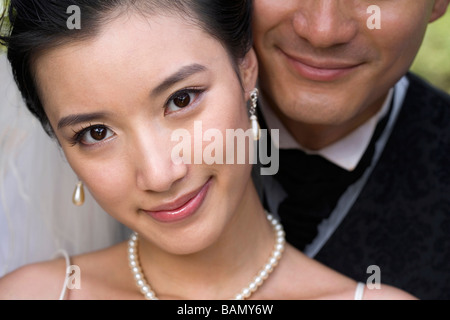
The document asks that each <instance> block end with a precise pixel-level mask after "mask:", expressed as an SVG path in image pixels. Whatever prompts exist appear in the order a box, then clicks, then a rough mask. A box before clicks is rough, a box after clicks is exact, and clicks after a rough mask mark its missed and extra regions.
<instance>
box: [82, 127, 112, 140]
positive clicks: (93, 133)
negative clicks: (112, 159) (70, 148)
mask: <svg viewBox="0 0 450 320" xmlns="http://www.w3.org/2000/svg"><path fill="white" fill-rule="evenodd" d="M113 136H114V132H113V131H112V130H111V129H109V128H108V127H106V126H103V125H98V126H91V127H89V128H86V129H84V130H82V131H81V132H79V133H78V134H77V135H76V137H75V140H76V141H77V142H79V143H80V144H82V145H94V144H97V143H100V142H102V141H105V140H108V139H109V138H111V137H113Z"/></svg>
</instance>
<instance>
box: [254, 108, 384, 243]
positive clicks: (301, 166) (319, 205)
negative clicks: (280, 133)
mask: <svg viewBox="0 0 450 320" xmlns="http://www.w3.org/2000/svg"><path fill="white" fill-rule="evenodd" d="M391 110H392V104H391V107H390V109H389V112H388V114H387V115H386V116H384V117H383V118H382V119H381V120H380V122H379V123H378V125H377V127H376V129H375V131H374V135H373V137H372V139H371V141H370V144H369V146H368V147H367V149H366V151H365V152H364V155H363V156H362V158H361V160H360V161H359V163H358V165H357V167H356V168H355V169H354V170H353V171H347V170H345V169H342V168H341V167H339V166H337V165H335V164H333V163H331V162H330V161H328V160H326V159H325V158H323V157H321V156H319V155H308V154H306V153H305V152H303V151H301V150H298V149H281V150H279V152H280V167H279V171H278V173H277V174H276V175H275V178H276V179H277V180H278V181H279V183H280V184H281V186H282V187H283V188H284V190H285V191H286V193H287V197H286V199H285V200H284V201H282V202H281V204H280V205H279V207H278V214H279V216H280V219H281V222H282V223H283V226H284V229H285V231H286V239H287V241H288V242H290V243H291V244H292V245H294V246H295V247H297V248H299V249H300V250H303V249H304V248H305V246H306V245H307V244H309V243H311V242H312V240H313V239H314V238H315V237H316V236H317V233H318V231H317V226H318V225H319V224H320V222H322V220H323V219H326V218H328V217H329V216H330V214H331V212H332V211H333V210H334V208H335V207H336V204H337V202H338V200H339V198H340V197H341V196H342V194H343V193H344V192H345V190H346V189H347V188H348V187H349V186H350V185H352V184H353V183H355V182H356V181H357V180H358V179H359V178H360V177H361V176H362V175H363V173H364V172H365V170H366V169H367V168H368V167H369V166H370V165H371V163H372V159H373V156H374V152H375V144H376V142H377V141H378V139H379V138H380V136H381V134H382V133H383V131H384V129H385V128H386V124H387V122H388V119H389V115H390V113H391ZM260 116H261V115H260ZM260 119H261V118H260ZM260 122H261V124H262V126H264V128H267V126H266V124H265V123H264V120H262V121H261V120H260ZM265 197H270V195H267V194H266V195H265Z"/></svg>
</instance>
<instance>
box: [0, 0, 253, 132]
mask: <svg viewBox="0 0 450 320" xmlns="http://www.w3.org/2000/svg"><path fill="white" fill-rule="evenodd" d="M73 5H75V6H77V7H78V8H79V10H80V11H79V12H80V13H81V14H80V16H81V25H80V28H79V29H70V28H68V25H67V21H68V19H69V17H70V16H71V14H72V13H67V11H68V10H67V9H68V8H69V7H70V6H73ZM129 10H133V11H137V12H142V14H151V13H158V12H161V10H162V12H165V11H167V12H170V13H171V14H177V15H179V16H180V18H184V19H187V20H188V21H191V22H192V23H194V24H196V25H198V26H200V27H201V28H202V29H203V30H204V31H206V32H207V33H209V34H211V35H212V36H214V37H215V38H217V39H218V40H219V41H220V42H221V43H222V45H223V46H224V47H225V48H226V50H227V51H228V53H229V55H230V57H231V58H232V61H233V63H234V66H235V68H236V66H237V63H238V62H239V60H240V59H242V58H243V57H244V56H245V54H246V53H247V52H248V51H249V50H250V48H251V45H252V35H251V15H252V2H251V0H10V4H9V6H8V7H7V8H6V9H5V12H4V13H3V14H2V22H1V25H0V30H2V34H1V36H0V41H1V43H2V44H4V45H6V46H7V48H8V60H9V61H10V63H11V67H12V71H13V74H14V78H15V81H16V83H17V85H18V87H19V90H20V92H21V93H22V96H23V98H24V100H25V103H26V105H27V107H28V109H29V110H30V111H31V112H32V113H33V114H34V115H35V116H36V117H37V118H38V119H39V121H40V122H41V124H42V126H43V127H44V129H45V131H46V132H47V133H48V134H49V135H50V136H53V130H52V128H51V126H50V124H49V121H48V118H47V116H46V114H45V112H44V109H43V106H42V103H41V101H40V99H39V92H38V88H37V84H36V79H35V77H34V72H33V61H34V59H35V58H36V57H37V55H38V54H40V53H42V52H45V50H48V49H50V48H54V47H57V46H60V45H64V44H66V43H69V42H73V41H82V40H86V39H90V38H93V37H95V36H96V35H97V34H98V32H99V31H100V28H101V27H102V26H103V25H104V24H105V23H107V22H108V21H109V20H111V19H113V18H114V17H117V15H120V14H124V13H126V12H128V11H129ZM69 12H70V11H69ZM7 17H8V19H9V22H8V21H7V19H6V18H7ZM130 58H131V57H130Z"/></svg>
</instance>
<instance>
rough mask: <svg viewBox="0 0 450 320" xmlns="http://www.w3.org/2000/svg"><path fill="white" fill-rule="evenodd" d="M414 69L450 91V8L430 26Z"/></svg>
mask: <svg viewBox="0 0 450 320" xmlns="http://www.w3.org/2000/svg"><path fill="white" fill-rule="evenodd" d="M412 71H414V72H416V73H417V74H419V75H421V76H423V77H424V78H426V79H427V80H428V81H430V82H431V83H433V84H434V85H436V86H437V87H440V88H441V89H443V90H445V91H447V92H448V93H450V8H449V9H448V10H447V13H446V14H445V15H444V16H443V17H442V18H440V19H439V20H437V21H435V22H433V23H431V24H430V25H429V26H428V30H427V33H426V35H425V39H424V42H423V45H422V48H421V49H420V51H419V54H418V55H417V58H416V60H415V61H414V64H413V66H412Z"/></svg>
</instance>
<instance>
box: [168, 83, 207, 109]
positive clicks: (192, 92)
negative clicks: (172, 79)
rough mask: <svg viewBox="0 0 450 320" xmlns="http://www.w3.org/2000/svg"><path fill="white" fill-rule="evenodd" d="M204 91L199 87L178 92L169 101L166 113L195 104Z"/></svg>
mask: <svg viewBox="0 0 450 320" xmlns="http://www.w3.org/2000/svg"><path fill="white" fill-rule="evenodd" d="M202 92H203V90H199V89H184V90H180V91H178V92H176V93H175V94H173V95H172V96H171V97H170V99H169V100H168V101H167V103H166V105H165V108H166V111H165V113H166V114H169V113H172V112H176V111H179V110H181V109H183V108H188V107H190V106H192V105H194V104H195V102H196V100H197V98H198V97H199V96H200V95H201V93H202Z"/></svg>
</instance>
